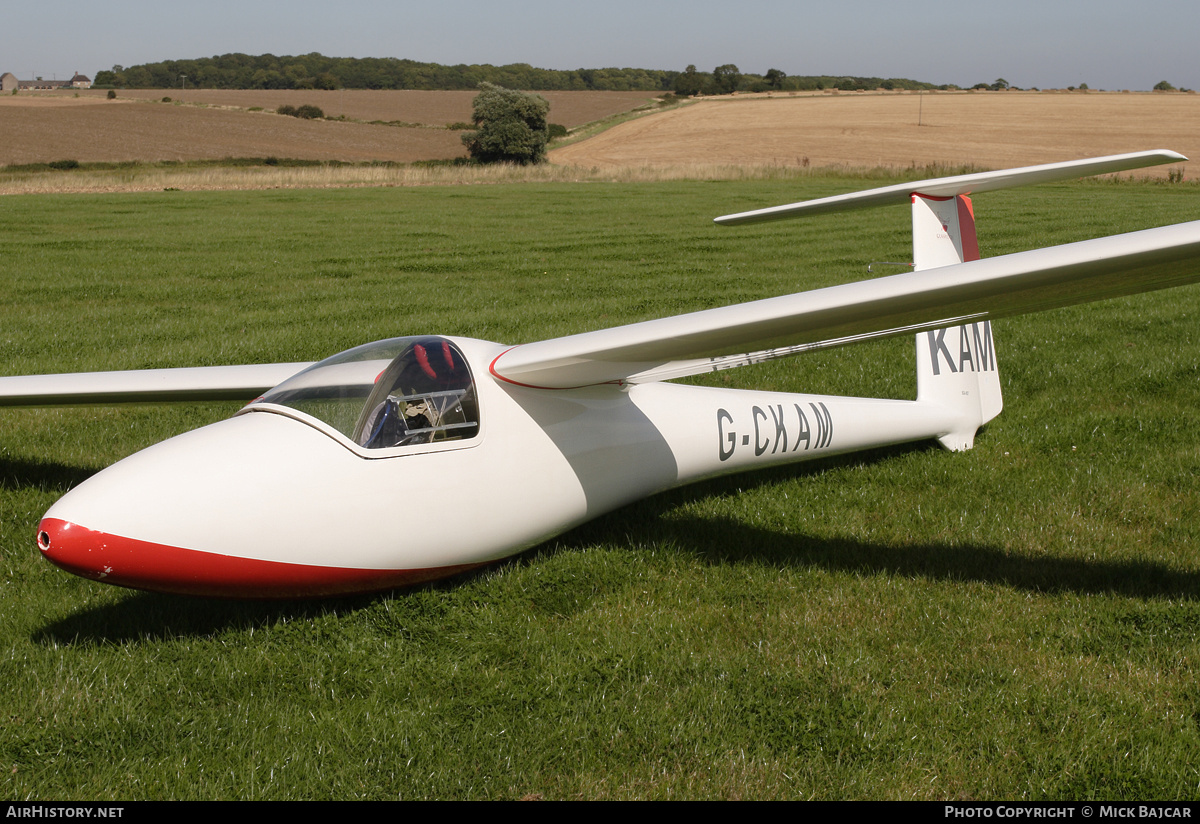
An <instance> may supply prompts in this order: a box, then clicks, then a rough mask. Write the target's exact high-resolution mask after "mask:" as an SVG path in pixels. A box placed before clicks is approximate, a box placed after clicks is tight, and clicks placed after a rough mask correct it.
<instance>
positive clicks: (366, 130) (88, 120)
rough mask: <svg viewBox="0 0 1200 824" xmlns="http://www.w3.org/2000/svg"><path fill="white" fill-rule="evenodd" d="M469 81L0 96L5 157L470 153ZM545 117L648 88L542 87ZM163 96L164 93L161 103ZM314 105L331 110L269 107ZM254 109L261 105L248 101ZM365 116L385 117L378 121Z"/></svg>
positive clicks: (591, 117)
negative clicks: (381, 87)
mask: <svg viewBox="0 0 1200 824" xmlns="http://www.w3.org/2000/svg"><path fill="white" fill-rule="evenodd" d="M475 94H476V93H475V92H470V91H436V92H430V91H366V90H346V91H232V90H230V91H224V90H187V91H180V90H178V89H151V90H137V91H120V92H118V99H116V100H108V99H107V92H106V91H104V90H99V89H96V90H89V91H85V92H80V93H78V96H76V94H75V93H74V92H55V93H40V94H18V95H3V96H0V165H6V164H22V163H45V162H51V161H55V160H62V159H72V160H79V161H83V162H89V161H131V160H142V161H159V160H203V159H214V158H215V159H220V158H225V157H270V156H274V157H280V158H300V159H306V160H345V161H367V160H388V161H395V162H401V163H406V162H412V161H416V160H443V159H448V158H455V157H463V156H465V155H466V152H465V150H464V149H463V146H462V141H461V140H460V139H459V134H460V132H458V131H456V130H451V129H447V128H446V127H447V126H448V125H451V124H455V123H466V122H469V121H470V120H471V101H472V100H473V99H474V98H475ZM543 96H544V97H545V98H546V99H547V100H549V101H550V121H551V122H553V123H560V124H562V125H564V126H566V127H567V128H574V127H577V126H580V125H583V124H585V123H590V122H593V121H596V120H600V119H603V118H605V117H609V116H611V115H613V114H619V113H621V112H624V111H628V110H630V109H634V108H637V107H638V106H640V105H643V104H645V103H647V102H649V101H651V100H653V95H652V94H651V93H649V92H544V93H543ZM164 97H170V98H171V102H170V103H163V102H162V99H163V98H164ZM306 104H309V105H314V106H319V107H320V108H321V109H322V110H323V111H324V112H325V115H326V116H327V117H331V118H336V117H340V116H343V115H344V116H345V117H346V118H347V120H346V121H330V120H300V119H297V118H294V117H285V116H282V115H277V114H275V113H274V111H275V109H277V108H279V107H280V106H283V105H291V106H302V105H306ZM251 109H261V111H251ZM371 121H382V123H384V124H404V125H402V126H399V127H397V126H396V125H382V124H380V123H372V122H371Z"/></svg>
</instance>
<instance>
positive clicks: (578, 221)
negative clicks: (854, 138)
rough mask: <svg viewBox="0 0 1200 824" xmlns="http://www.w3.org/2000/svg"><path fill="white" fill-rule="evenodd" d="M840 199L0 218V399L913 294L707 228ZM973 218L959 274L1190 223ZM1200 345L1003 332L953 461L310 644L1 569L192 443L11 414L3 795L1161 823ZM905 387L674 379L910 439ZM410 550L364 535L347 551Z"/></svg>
mask: <svg viewBox="0 0 1200 824" xmlns="http://www.w3.org/2000/svg"><path fill="white" fill-rule="evenodd" d="M885 182H890V181H887V180H885ZM870 184H871V180H869V179H868V180H865V181H855V182H854V183H853V184H852V185H847V180H846V179H845V178H843V177H839V176H836V175H830V176H822V175H816V174H814V175H809V176H807V177H805V178H804V179H801V180H794V179H793V180H738V181H724V182H709V181H706V182H696V181H675V182H663V183H653V184H651V183H639V184H601V183H591V184H567V183H547V184H544V185H493V186H484V187H475V186H459V187H424V188H412V189H360V190H329V191H298V190H297V191H291V190H280V191H264V192H233V193H193V192H160V193H156V194H145V195H140V194H139V195H130V194H126V195H57V196H14V197H9V198H4V199H3V200H0V210H2V213H3V216H4V218H5V225H7V226H13V227H17V230H15V231H8V232H5V233H4V234H3V235H0V260H3V261H4V263H3V265H2V266H0V281H2V283H3V293H4V295H5V300H4V301H3V302H2V303H0V318H2V322H3V327H2V328H3V330H4V331H3V334H0V372H3V373H5V374H19V373H34V372H44V371H67V370H70V371H74V370H88V369H115V368H142V367H155V366H175V365H190V364H215V363H240V362H261V361H285V360H304V359H315V358H319V357H322V356H324V355H326V354H330V353H332V352H335V351H338V350H340V349H343V348H347V347H349V346H352V345H355V344H358V343H361V342H364V341H367V340H371V339H375V338H382V337H388V336H393V335H399V334H419V333H424V332H434V331H437V332H444V333H451V334H461V335H470V336H475V337H482V338H487V339H492V340H499V341H507V342H514V343H515V342H520V341H526V340H535V339H539V338H543V337H546V336H551V335H560V334H567V333H571V332H576V331H582V330H586V329H592V328H596V327H599V326H606V325H615V324H619V323H624V322H629V321H633V320H638V319H642V318H649V317H656V316H661V315H667V314H673V313H676V312H680V311H687V310H691V309H699V308H704V307H707V306H715V305H721V304H725V303H729V302H733V301H741V300H750V299H754V298H758V297H765V296H769V295H774V294H780V293H784V292H789V291H795V290H799V289H805V288H812V287H816V286H821V285H826V284H830V283H835V282H840V281H843V280H847V279H854V278H861V277H865V270H866V264H867V263H868V262H870V261H873V260H904V259H907V257H908V254H909V253H908V222H909V217H908V215H907V213H906V212H905V210H903V209H896V210H884V211H877V212H867V213H858V214H851V215H846V216H835V217H829V218H821V219H815V220H811V221H805V222H795V223H792V224H774V225H767V226H763V227H749V228H743V229H737V230H730V229H723V228H720V227H716V226H714V225H713V224H712V223H711V221H710V218H711V217H712V216H714V215H717V214H722V213H728V212H735V211H740V210H743V209H748V208H753V207H756V206H766V205H773V204H776V203H783V202H788V201H792V200H798V199H802V198H806V197H819V196H823V195H828V194H834V193H837V192H839V191H844V190H846V189H847V188H856V187H858V186H859V185H870ZM976 210H977V213H978V215H979V221H980V235H981V240H982V245H983V252H984V254H985V255H994V254H1000V253H1004V252H1009V251H1016V250H1018V249H1024V248H1030V247H1033V246H1040V245H1046V244H1051V243H1060V242H1068V241H1072V240H1079V239H1084V238H1087V237H1094V236H1097V235H1102V234H1108V233H1113V232H1119V231H1128V230H1134V229H1139V228H1145V227H1149V226H1153V225H1160V224H1163V223H1169V222H1176V221H1181V220H1188V219H1197V218H1200V199H1198V198H1197V197H1196V188H1195V187H1194V186H1191V185H1176V186H1168V185H1151V184H1137V183H1122V184H1120V185H1112V184H1096V183H1078V184H1070V185H1054V186H1043V187H1038V188H1036V189H1030V190H1025V191H1020V192H1005V193H995V194H992V195H987V196H981V197H979V198H977V200H976ZM1198 312H1200V290H1197V289H1196V288H1195V287H1192V288H1188V289H1182V290H1175V291H1170V292H1161V293H1156V294H1152V295H1145V296H1139V297H1136V298H1129V299H1124V300H1120V301H1114V302H1111V303H1108V304H1101V305H1094V306H1090V307H1080V308H1076V309H1070V310H1062V311H1058V312H1053V313H1048V314H1045V315H1040V316H1031V317H1026V318H1018V319H1012V320H1008V321H1005V322H1003V323H1002V324H997V328H996V338H997V344H998V349H999V358H1000V368H1001V374H1002V379H1003V384H1004V392H1005V402H1006V407H1007V408H1006V410H1005V412H1004V413H1003V414H1002V415H1001V417H1000V418H998V419H997V420H996V421H995V422H994V423H993V424H992V425H991V426H990V427H989V428H988V430H987V431H986V432H985V433H983V434H982V435H981V436H980V437H979V438H978V439H977V441H976V448H975V449H974V450H973V451H971V452H968V453H963V454H949V453H945V452H942V451H940V450H938V449H937V448H936V447H934V446H931V445H928V444H917V445H913V446H908V447H901V448H895V449H888V450H879V451H876V452H872V453H866V454H861V455H851V456H844V457H840V458H836V459H831V460H827V461H823V462H821V463H818V464H812V465H800V466H798V467H792V468H784V469H775V470H769V471H766V472H761V473H757V474H746V475H741V476H734V477H729V478H724V479H720V480H716V481H712V482H708V483H704V484H700V485H696V486H693V487H689V488H686V489H681V490H676V491H674V492H671V493H668V494H665V495H660V496H658V497H656V498H653V499H650V500H647V501H644V502H642V503H639V504H637V505H634V506H631V507H628V508H626V509H624V510H622V511H619V512H617V513H614V514H612V515H610V516H607V517H605V518H601V519H599V520H597V521H595V522H593V523H591V524H588V525H586V526H584V527H581V528H580V529H577V530H575V531H574V532H572V533H569V534H568V535H565V536H563V537H561V538H560V539H558V540H555V541H552V542H549V543H547V544H544V545H542V546H540V547H537V548H536V549H534V550H532V551H530V552H528V553H525V554H524V555H522V556H521V557H519V558H516V559H513V560H511V561H509V562H506V563H503V564H500V565H497V566H495V567H493V568H491V569H489V570H487V571H485V572H483V573H481V574H478V575H475V576H470V577H466V578H462V579H459V580H455V581H450V582H445V583H442V584H439V585H436V586H430V587H423V588H418V589H414V590H406V591H397V592H392V593H387V594H382V595H377V596H372V597H363V598H354V599H341V600H332V601H319V602H318V601H314V602H301V603H292V604H262V603H253V602H250V603H238V602H218V601H208V600H201V599H186V598H169V597H164V596H157V595H150V594H142V593H135V592H130V591H125V590H120V589H116V588H111V587H104V586H102V585H98V584H93V583H90V582H87V581H84V580H82V579H77V578H73V577H71V576H68V575H66V574H65V573H62V572H59V571H57V570H56V569H54V568H53V567H51V566H50V565H48V564H46V563H45V562H44V561H42V560H41V559H40V558H39V557H38V553H37V550H36V548H35V547H34V542H33V530H34V526H35V525H36V523H37V519H38V518H39V517H40V515H41V514H42V512H44V511H45V509H46V508H48V507H49V505H50V504H51V503H52V502H53V501H54V500H55V499H56V498H57V497H58V496H59V495H61V494H62V493H63V492H64V491H65V490H66V489H68V488H69V487H70V486H71V485H73V484H75V483H78V482H79V481H80V480H82V479H83V478H85V477H86V476H87V475H88V474H90V473H91V472H93V471H95V470H96V469H98V468H100V467H102V466H104V465H107V464H109V463H111V462H112V461H115V460H117V459H119V458H120V457H122V456H123V455H126V454H128V453H130V452H132V451H135V450H137V449H139V448H142V447H144V446H146V445H148V444H150V443H152V442H154V441H157V440H159V439H162V438H164V437H167V436H169V435H171V434H174V433H176V432H179V431H183V430H185V429H189V428H192V427H194V426H197V425H200V424H202V423H204V422H206V421H209V420H213V419H216V418H219V417H222V416H224V415H226V414H228V413H229V412H230V411H231V410H230V408H229V407H227V406H223V405H219V404H216V405H198V406H183V407H176V408H151V407H147V408H136V409H124V410H91V409H84V410H48V411H47V410H14V411H6V412H4V414H3V417H4V426H3V427H2V428H0V587H2V589H0V627H3V629H0V684H2V686H0V690H2V692H0V695H2V696H3V697H2V699H0V706H2V707H3V712H2V713H0V788H2V792H3V795H4V796H5V797H8V798H13V799H18V798H21V799H24V798H32V799H51V798H54V799H71V798H80V799H85V798H86V799H136V798H254V799H288V798H451V797H453V798H520V797H544V798H575V797H585V798H701V797H723V798H1027V799H1047V798H1073V799H1082V798H1109V799H1111V798H1129V799H1133V798H1150V797H1156V798H1187V799H1195V798H1197V797H1198V796H1200V767H1197V765H1198V764H1200V729H1198V721H1200V690H1198V689H1197V686H1196V678H1195V673H1196V669H1197V666H1198V665H1200V639H1198V637H1197V624H1198V620H1200V601H1198V599H1197V596H1198V594H1200V549H1198V546H1200V544H1198V541H1197V538H1198V535H1197V532H1198V529H1200V527H1198V526H1197V524H1198V523H1200V518H1198V517H1197V516H1198V515H1200V513H1198V512H1197V502H1198V501H1200V455H1198V454H1197V447H1196V444H1197V442H1198V437H1197V436H1198V435H1200V415H1198V414H1197V412H1196V410H1197V408H1200V397H1198V396H1200V385H1198V383H1197V380H1196V377H1197V374H1196V372H1197V366H1196V363H1197V346H1196V338H1195V331H1194V329H1195V319H1196V317H1197V314H1198ZM910 348H911V343H910V342H909V341H892V342H885V343H881V344H870V345H863V346H860V347H854V348H847V349H844V350H840V351H835V352H828V353H822V354H818V355H814V356H809V357H805V358H802V359H796V360H792V361H783V362H776V363H772V364H765V365H762V366H758V367H752V368H747V369H742V370H735V371H732V372H726V373H722V374H720V375H717V376H712V377H709V378H706V380H714V381H717V382H720V383H722V384H724V385H730V386H743V387H748V388H755V387H757V388H770V389H784V390H795V391H801V390H803V391H818V392H841V393H856V394H857V393H861V394H880V395H893V396H900V397H904V396H910V395H911V393H912V391H913V384H914V381H913V378H912V371H913V370H912V364H911V353H910ZM631 471H636V468H631ZM519 480H520V479H519V478H515V479H514V482H519ZM214 517H219V513H214ZM408 517H420V510H419V506H416V505H413V506H405V505H400V502H399V501H398V507H397V511H396V512H391V513H382V512H381V513H380V516H379V523H377V524H372V525H364V528H381V529H389V530H392V531H395V532H396V533H397V534H398V535H402V534H403V524H404V519H405V518H408ZM331 549H333V550H334V551H336V548H331Z"/></svg>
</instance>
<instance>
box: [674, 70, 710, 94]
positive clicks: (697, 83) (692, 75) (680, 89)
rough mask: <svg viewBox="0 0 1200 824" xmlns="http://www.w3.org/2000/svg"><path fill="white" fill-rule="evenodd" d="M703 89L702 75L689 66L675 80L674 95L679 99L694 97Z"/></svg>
mask: <svg viewBox="0 0 1200 824" xmlns="http://www.w3.org/2000/svg"><path fill="white" fill-rule="evenodd" d="M703 89H704V75H702V74H700V72H698V71H696V67H695V66H694V65H689V66H688V67H687V68H686V69H684V70H683V73H682V74H680V75H677V76H676V78H675V94H677V95H679V96H680V97H695V96H696V95H698V94H700V92H701V91H702V90H703Z"/></svg>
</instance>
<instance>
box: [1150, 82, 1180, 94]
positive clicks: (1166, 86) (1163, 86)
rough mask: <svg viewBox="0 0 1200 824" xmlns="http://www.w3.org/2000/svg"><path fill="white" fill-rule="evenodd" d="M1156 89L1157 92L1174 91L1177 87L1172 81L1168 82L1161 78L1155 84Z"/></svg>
mask: <svg viewBox="0 0 1200 824" xmlns="http://www.w3.org/2000/svg"><path fill="white" fill-rule="evenodd" d="M1154 91H1156V92H1173V91H1175V87H1174V86H1172V85H1171V84H1170V83H1168V82H1167V81H1165V80H1160V81H1158V82H1157V83H1155V84H1154Z"/></svg>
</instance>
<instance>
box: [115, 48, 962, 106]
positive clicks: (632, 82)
mask: <svg viewBox="0 0 1200 824" xmlns="http://www.w3.org/2000/svg"><path fill="white" fill-rule="evenodd" d="M480 83H492V84H494V85H498V86H503V87H505V88H509V89H527V90H530V91H587V90H592V91H639V92H642V91H644V92H675V93H676V94H680V95H683V96H689V97H690V96H692V95H696V94H728V93H730V92H735V91H769V90H772V89H776V90H780V91H809V90H815V89H834V88H836V89H841V90H843V91H851V90H857V89H878V88H884V89H932V88H948V87H945V86H934V85H932V84H930V83H920V82H917V81H915V80H908V79H904V78H880V77H850V76H834V75H815V76H788V75H787V74H786V73H784V72H782V71H780V70H779V69H770V70H768V71H767V73H766V74H763V75H759V74H752V73H748V72H741V71H739V70H738V67H737V66H735V65H733V64H732V63H729V64H725V65H722V66H718V67H716V68H715V69H714V70H713V71H712V72H698V71H697V70H696V67H695V66H688V67H687V68H686V69H684V70H683V71H674V70H669V69H637V68H604V69H572V70H558V69H539V68H535V67H534V66H531V65H529V64H528V63H511V64H509V65H507V66H492V65H490V64H486V63H484V64H472V65H467V64H464V63H460V64H458V65H454V66H444V65H442V64H440V63H421V62H418V61H416V60H403V59H400V58H396V57H326V56H325V55H322V54H318V53H317V52H312V53H310V54H303V55H281V56H277V55H273V54H260V55H248V54H223V55H214V56H213V57H201V58H197V59H194V60H163V61H161V62H158V63H143V64H140V65H136V66H128V67H127V66H113V67H112V68H111V69H105V70H102V71H99V72H97V73H96V77H95V85H97V86H101V87H116V88H131V89H168V88H180V87H192V88H202V89H427V90H441V89H467V90H473V89H477V88H479V84H480Z"/></svg>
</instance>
